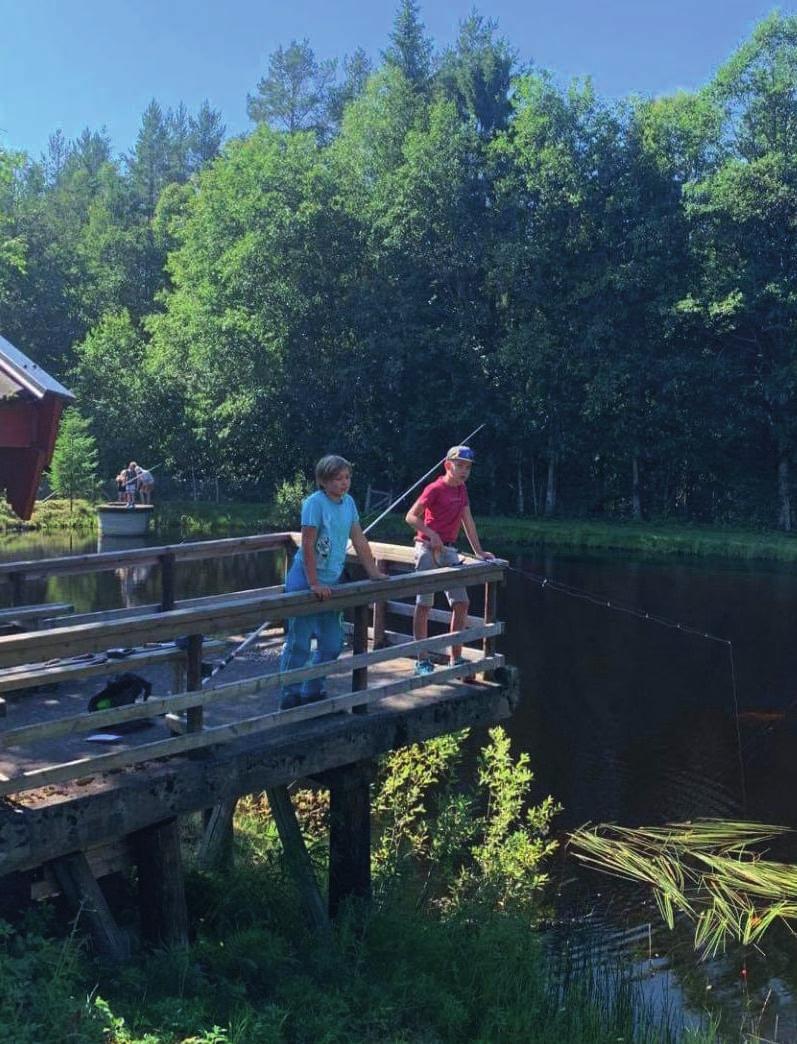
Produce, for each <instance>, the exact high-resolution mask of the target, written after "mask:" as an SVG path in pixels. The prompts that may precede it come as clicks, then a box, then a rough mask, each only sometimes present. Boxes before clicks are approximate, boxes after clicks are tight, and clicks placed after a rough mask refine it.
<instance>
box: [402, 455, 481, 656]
mask: <svg viewBox="0 0 797 1044" xmlns="http://www.w3.org/2000/svg"><path fill="white" fill-rule="evenodd" d="M473 460H474V454H473V450H472V449H471V448H470V446H452V447H451V449H450V450H449V451H448V453H447V454H446V459H445V462H444V464H443V467H444V468H445V472H444V473H443V474H442V475H441V476H440V478H437V479H435V481H434V482H430V483H429V485H428V486H427V487H426V488H425V489H424V491H423V493H421V495H420V496H419V497H418V499H417V500H416V501H415V503H414V504H413V505H412V507H411V508H410V510H409V511H408V512H407V515H406V520H407V524H408V525H410V526H412V528H413V529H414V530H416V533H415V568H416V569H436V568H440V567H442V566H452V565H459V555H458V554H457V549H456V540H457V537H458V536H459V531H460V528H462V529H464V530H465V535H466V536H467V538H468V541H469V542H470V546H471V547H472V548H473V553H474V555H476V557H477V558H495V555H491V554H490V552H489V551H482V547H481V544H480V543H479V534H478V533H477V532H476V523H475V522H474V521H473V515H471V513H470V504H469V501H468V491H467V489H466V488H465V483H466V482H467V481H468V478H469V477H470V469H471V466H472V464H473ZM446 598H447V599H448V604H449V605H450V606H451V630H452V631H460V630H462V629H463V627H464V626H465V617H466V616H467V615H468V605H469V601H468V592H467V591H466V589H465V588H464V587H454V588H451V590H449V591H446ZM432 605H434V594H419V595H418V596H417V597H416V599H415V613H414V615H413V620H412V633H413V635H414V636H415V639H416V641H417V640H420V639H422V638H426V636H427V635H428V633H429V609H430V608H431V607H432ZM464 662H465V661H464V660H463V659H462V646H461V645H458V646H453V647H452V649H451V664H452V666H453V665H455V664H461V663H464ZM433 670H434V664H433V663H432V661H431V660H429V659H427V658H426V657H424V656H419V658H418V662H417V663H416V664H415V673H416V674H431V673H432V671H433Z"/></svg>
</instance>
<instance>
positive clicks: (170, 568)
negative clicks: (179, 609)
mask: <svg viewBox="0 0 797 1044" xmlns="http://www.w3.org/2000/svg"><path fill="white" fill-rule="evenodd" d="M158 561H159V562H160V567H161V605H160V611H161V612H162V613H168V612H169V611H170V610H171V609H174V552H167V553H166V554H165V555H158Z"/></svg>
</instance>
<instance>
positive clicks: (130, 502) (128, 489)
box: [122, 460, 138, 508]
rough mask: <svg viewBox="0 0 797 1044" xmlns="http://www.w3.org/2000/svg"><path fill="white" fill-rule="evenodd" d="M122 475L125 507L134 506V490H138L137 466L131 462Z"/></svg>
mask: <svg viewBox="0 0 797 1044" xmlns="http://www.w3.org/2000/svg"><path fill="white" fill-rule="evenodd" d="M122 474H123V475H124V477H125V501H126V502H127V507H129V508H134V507H135V506H136V490H137V489H138V464H136V462H135V461H134V460H131V461H130V463H129V464H128V465H127V467H126V468H125V469H124V471H123V472H122Z"/></svg>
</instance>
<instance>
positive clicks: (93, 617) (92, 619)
mask: <svg viewBox="0 0 797 1044" xmlns="http://www.w3.org/2000/svg"><path fill="white" fill-rule="evenodd" d="M280 591H282V584H272V585H271V586H270V587H253V588H251V589H249V590H246V591H232V592H230V593H229V594H223V595H218V594H213V595H202V597H201V598H178V599H177V601H176V602H175V603H174V606H173V608H174V609H191V608H193V607H194V606H198V605H214V604H215V603H216V602H218V601H220V600H223V601H224V602H234V601H236V600H237V599H245V598H256V597H258V596H259V595H265V594H275V593H278V592H280ZM159 612H161V607H160V602H153V603H151V604H150V605H134V606H132V607H131V608H130V609H104V610H102V611H100V612H96V613H75V614H74V615H70V617H69V626H70V627H75V626H77V624H86V623H106V622H107V621H109V620H129V619H131V618H133V617H137V616H150V615H152V614H154V613H159ZM42 626H43V627H63V626H64V621H63V620H60V619H57V618H55V619H52V620H51V619H44V620H42Z"/></svg>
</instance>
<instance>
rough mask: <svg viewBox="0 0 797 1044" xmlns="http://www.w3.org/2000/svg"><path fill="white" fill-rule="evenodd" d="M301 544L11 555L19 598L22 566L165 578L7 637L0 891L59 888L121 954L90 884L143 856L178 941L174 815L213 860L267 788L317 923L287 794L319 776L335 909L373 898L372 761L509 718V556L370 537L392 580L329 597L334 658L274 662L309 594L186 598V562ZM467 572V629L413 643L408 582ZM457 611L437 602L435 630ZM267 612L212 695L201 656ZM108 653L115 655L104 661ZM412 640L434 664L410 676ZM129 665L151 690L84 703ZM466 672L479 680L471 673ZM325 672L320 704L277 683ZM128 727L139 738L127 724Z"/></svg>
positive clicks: (150, 932)
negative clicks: (24, 558) (489, 557)
mask: <svg viewBox="0 0 797 1044" xmlns="http://www.w3.org/2000/svg"><path fill="white" fill-rule="evenodd" d="M297 541H298V535H297V534H290V533H281V534H268V535H264V536H257V537H245V538H240V539H233V540H216V541H203V542H200V543H196V544H181V545H174V546H165V547H159V548H137V549H134V550H130V551H123V552H118V553H101V554H96V555H82V556H73V557H69V558H61V559H50V560H37V561H34V562H23V563H20V562H15V563H9V564H5V565H0V582H2V581H4V580H5V581H7V582H9V583H10V584H11V592H12V601H13V602H14V604H15V605H17V606H19V605H21V604H23V601H24V590H25V582H26V580H27V578H34V577H40V576H50V575H53V574H56V573H71V572H84V573H85V572H94V571H97V570H103V569H116V568H120V567H126V566H131V565H135V564H142V563H144V564H158V565H159V566H160V574H161V601H160V603H158V604H156V605H150V606H142V607H138V608H136V609H132V610H109V611H107V612H101V613H92V614H81V615H79V616H77V615H72V616H68V617H60V618H59V617H57V616H55V617H53V618H52V619H51V620H49V621H48V620H44V622H43V624H42V623H41V622H39V629H38V630H35V631H29V632H24V633H18V634H12V635H7V636H4V637H0V700H2V701H4V705H3V706H0V712H2V711H3V710H4V711H5V716H4V717H0V879H2V884H3V886H4V887H3V888H0V891H2V892H3V893H4V895H5V896H6V898H7V899H8V898H9V897H13V901H14V902H17V903H18V902H19V901H29V900H30V898H31V896H35V895H37V894H43V893H46V892H47V890H48V889H52V888H54V887H57V888H60V890H62V891H63V892H64V893H65V894H66V895H67V897H68V898H71V899H72V901H73V902H76V903H80V904H82V906H83V908H84V910H89V911H90V916H89V921H90V923H91V927H92V933H93V936H94V939H95V943H96V945H97V946H98V947H99V948H100V949H102V950H103V951H104V952H106V953H108V954H109V955H111V956H114V957H117V958H121V957H123V956H124V953H125V943H124V940H123V938H122V937H121V935H120V933H119V932H118V930H117V929H116V927H115V923H114V919H113V915H112V913H111V911H110V910H109V909H108V908H107V904H105V902H104V899H103V896H102V892H101V891H100V890H99V888H98V886H97V884H96V878H97V877H99V876H101V875H102V874H103V873H107V872H109V870H110V869H114V868H118V866H120V865H123V864H124V863H125V862H127V863H129V862H130V861H131V860H132V861H133V862H134V863H135V864H136V865H137V868H138V882H139V891H140V896H141V910H142V918H141V920H142V929H143V931H144V934H145V936H146V937H148V938H151V939H153V940H155V941H160V942H168V943H172V944H174V943H178V944H179V943H182V942H184V941H185V939H186V923H187V922H186V915H185V903H184V898H183V892H182V873H181V869H180V850H179V844H178V839H177V837H178V835H177V823H178V819H179V817H181V816H184V815H187V814H189V813H194V812H199V811H204V812H205V820H206V831H205V836H204V838H203V840H202V846H201V853H202V857H203V859H204V860H205V861H206V862H212V861H213V860H214V859H215V858H217V857H218V855H219V852H220V849H221V847H222V846H223V844H224V843H225V842H226V841H228V840H229V831H230V827H231V821H232V813H233V810H234V807H235V802H236V800H237V799H238V798H239V797H241V796H243V795H246V794H251V793H255V792H260V791H263V790H267V791H268V792H269V798H270V803H271V805H272V809H273V810H274V814H275V818H276V821H277V825H278V828H279V830H280V836H281V837H282V840H283V844H284V845H285V846H286V851H288V849H290V850H291V852H292V854H293V858H292V863H293V865H294V866H295V868H296V873H297V874H298V876H299V878H300V880H304V888H303V892H304V893H305V894H306V901H307V907H308V915H309V916H310V917H311V918H312V919H313V920H314V922H315V923H317V924H318V925H319V926H321V925H322V923H323V921H324V919H325V918H326V911H325V910H323V909H322V905H323V904H321V905H319V904H320V898H319V894H318V892H317V889H316V888H315V885H314V881H313V879H312V873H311V868H310V866H309V860H308V859H307V858H306V853H304V854H303V846H302V844H301V837H300V835H299V834H298V830H297V826H296V821H295V817H294V816H293V810H292V808H291V805H290V799H289V797H288V795H287V790H286V789H285V788H286V787H287V785H288V784H290V783H292V782H293V781H295V780H297V779H302V778H309V777H312V778H313V780H314V781H316V783H317V784H319V783H320V785H323V786H328V787H329V788H330V791H331V796H332V801H333V805H334V807H335V809H336V810H337V811H336V814H335V815H334V816H333V829H332V836H331V838H330V882H329V912H330V913H331V914H333V915H334V913H335V911H336V910H337V908H338V906H339V904H340V902H341V901H342V900H343V899H345V898H346V897H347V896H350V895H359V896H367V895H368V894H369V890H370V850H369V845H368V837H369V829H370V805H369V780H370V778H371V772H370V769H369V767H368V766H369V762H370V760H371V759H373V758H374V757H376V756H378V755H380V754H383V753H385V752H387V751H390V750H395V749H398V748H400V747H402V746H406V745H408V744H411V743H415V742H419V741H423V740H426V739H429V738H431V737H433V736H437V735H440V734H442V733H445V732H450V731H454V730H459V729H462V728H465V727H468V726H486V725H490V724H493V723H495V722H498V721H500V720H502V719H505V718H506V717H508V716H509V715H510V714H511V713H512V710H513V707H514V704H515V701H516V699H517V684H516V677H515V673H514V671H513V670H512V669H510V668H507V667H506V666H505V665H504V663H503V659H502V657H501V656H500V654H498V653H496V649H495V642H496V638H497V637H498V636H499V635H500V634H501V633H502V629H503V628H502V624H501V622H500V621H499V620H497V619H496V591H497V585H498V584H499V583H501V582H502V579H503V574H504V569H505V563H503V562H500V561H496V562H482V561H478V560H476V559H464V561H463V565H462V566H461V567H459V568H446V569H439V570H433V571H428V572H420V573H415V572H412V571H411V562H412V550H411V548H408V547H398V546H394V545H389V544H377V543H372V548H373V550H374V553H375V555H376V557H377V559H378V561H379V562H380V564H381V567H382V569H383V570H384V571H387V572H389V574H390V576H389V579H387V580H379V581H372V580H367V579H355V580H353V581H351V582H348V583H343V584H341V585H339V586H338V587H336V588H335V589H334V593H333V595H332V597H331V598H330V599H329V601H327V602H325V603H324V608H325V609H328V610H330V611H335V610H338V611H341V612H343V613H344V614H346V616H348V618H349V622H348V624H347V629H348V632H349V635H350V646H349V647H348V648H347V649H346V650H344V654H343V655H342V656H341V658H340V660H338V661H337V662H336V663H334V664H322V665H319V666H316V667H312V666H311V667H306V668H302V669H300V670H295V671H290V672H287V673H285V674H283V675H280V674H279V671H278V652H279V648H280V646H281V642H282V637H281V627H282V625H283V624H284V622H285V620H286V619H287V618H289V617H291V616H299V615H303V614H306V613H313V612H317V611H318V604H319V603H318V602H317V601H316V600H315V598H313V597H312V596H308V594H306V593H304V592H300V593H298V594H287V595H286V594H285V593H284V591H283V588H282V586H281V585H279V586H277V587H269V588H259V589H256V590H249V591H236V592H233V593H227V594H220V595H212V596H206V597H203V598H195V599H190V600H180V599H178V598H177V597H176V596H177V591H176V590H175V565H176V564H177V563H178V562H184V561H191V560H198V559H202V558H215V557H218V556H220V555H230V554H242V553H252V552H255V551H257V552H264V553H271V554H274V553H278V554H280V555H281V556H283V561H284V562H285V563H287V561H288V560H289V558H290V556H291V555H292V553H293V551H294V550H295V547H296V545H297ZM354 568H356V567H354ZM463 573H464V574H465V576H464V577H463ZM463 579H464V582H465V583H466V584H467V585H468V586H471V587H475V586H477V585H478V586H481V585H483V586H484V612H483V615H482V616H481V617H475V616H470V617H468V618H467V620H466V622H465V627H464V629H463V630H462V631H461V632H458V634H457V635H453V636H452V635H450V634H447V633H442V634H437V635H434V636H432V637H430V638H428V639H425V640H424V641H422V642H416V641H413V639H412V637H411V635H410V634H409V633H408V631H409V630H410V626H409V625H410V619H409V618H410V616H411V614H412V601H414V598H415V595H416V594H417V593H420V592H429V591H435V592H437V591H442V590H445V589H446V588H447V587H450V586H457V585H461V584H462V583H463ZM448 615H449V614H448V613H447V612H446V611H444V610H437V611H434V610H433V611H432V619H433V621H435V622H437V623H442V622H443V621H447V620H448ZM38 619H39V618H38V617H37V620H38ZM264 620H269V621H272V622H273V626H272V627H271V628H270V629H269V630H268V631H267V632H266V634H265V636H264V641H263V642H262V644H261V646H260V647H259V648H258V650H257V652H256V653H255V654H252V655H247V657H246V659H243V658H242V660H241V661H238V660H236V661H234V662H233V664H232V665H231V666H230V668H229V670H228V671H226V672H224V673H220V674H219V675H218V678H217V679H213V682H214V684H213V685H212V686H211V687H204V688H203V687H202V671H201V664H202V657H203V648H204V650H205V651H206V653H207V651H208V643H209V642H213V645H212V646H210V651H212V652H214V653H216V654H217V653H218V651H219V650H220V649H221V648H223V647H224V646H223V645H222V643H224V642H226V641H227V640H229V639H230V638H231V636H236V637H238V639H239V640H240V636H241V635H243V634H245V633H246V632H247V631H251V630H253V629H255V628H257V627H259V626H260V625H261V624H262V623H263V622H264ZM175 640H178V644H177V645H175V644H170V643H174V642H175ZM454 640H456V641H457V644H464V645H465V650H464V655H465V657H466V660H467V662H466V664H465V665H463V666H457V667H449V666H448V665H447V653H448V647H449V646H450V645H451V644H452V641H454ZM148 643H150V644H148ZM113 650H117V651H121V652H122V653H123V655H121V656H118V655H117V656H116V657H114V656H111V655H109V651H113ZM419 653H423V654H424V655H425V656H426V655H429V656H432V657H434V656H440V657H441V659H443V663H442V665H441V666H440V667H438V668H437V669H436V670H435V672H434V674H432V675H430V676H421V677H418V676H416V675H415V673H414V670H413V668H414V662H415V657H416V656H417V655H418V654H419ZM69 658H72V659H69ZM126 671H135V673H142V672H143V673H144V674H145V675H147V676H148V677H150V678H151V680H152V682H153V685H154V689H153V694H152V696H151V697H150V699H148V700H147V701H146V702H144V703H135V704H132V705H129V706H123V707H116V708H112V709H110V710H102V711H96V712H93V713H89V712H88V710H87V709H86V704H87V692H88V691H92V687H93V688H96V687H97V684H98V683H97V681H96V679H98V678H99V679H102V677H103V675H113V674H114V673H120V672H126ZM470 676H475V679H476V680H474V681H468V682H467V683H466V682H464V681H463V679H464V678H465V677H470ZM315 677H323V678H325V679H326V680H325V688H326V690H327V692H328V693H329V698H328V699H326V700H324V701H321V702H319V703H314V704H310V705H306V706H302V707H298V708H294V709H291V710H284V711H282V710H280V709H279V706H278V704H279V691H280V687H281V686H282V685H284V684H286V683H289V682H298V681H301V680H304V679H308V678H315ZM101 683H102V682H101V681H100V684H101ZM42 686H48V688H47V689H44V690H43V689H42V688H41V687H42ZM52 686H55V687H54V688H52ZM87 686H88V688H87ZM136 724H138V725H140V726H142V727H141V728H140V729H139V730H138V731H127V730H129V729H131V728H132V727H134V726H135V725H136ZM98 734H100V735H104V736H110V737H116V738H115V739H111V740H110V741H109V742H107V743H103V744H102V745H101V746H100V745H98V744H97V743H96V742H93V741H92V740H90V739H89V737H90V736H94V737H96V736H97V735H98Z"/></svg>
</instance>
